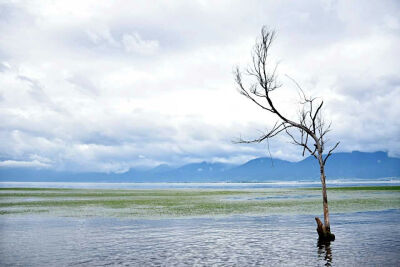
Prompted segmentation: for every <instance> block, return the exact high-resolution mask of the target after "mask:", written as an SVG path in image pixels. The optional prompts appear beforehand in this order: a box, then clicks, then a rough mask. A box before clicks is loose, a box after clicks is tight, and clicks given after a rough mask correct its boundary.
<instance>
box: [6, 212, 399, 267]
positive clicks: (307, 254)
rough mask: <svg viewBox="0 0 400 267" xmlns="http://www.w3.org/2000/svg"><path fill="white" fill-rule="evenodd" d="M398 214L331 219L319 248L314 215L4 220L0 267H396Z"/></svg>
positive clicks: (353, 215) (29, 217) (378, 213)
mask: <svg viewBox="0 0 400 267" xmlns="http://www.w3.org/2000/svg"><path fill="white" fill-rule="evenodd" d="M399 220H400V211H399V210H386V211H378V212H376V211H375V212H356V213H344V214H333V215H332V216H331V221H332V230H333V232H334V233H335V234H336V241H335V242H332V243H331V244H330V245H319V244H318V242H317V235H316V232H315V223H314V220H313V217H311V216H308V215H271V216H251V217H247V216H233V217H226V218H191V219H160V220H144V219H120V218H110V217H108V218H100V217H92V218H76V217H67V218H65V217H46V216H45V217H41V216H37V215H36V216H35V215H24V216H11V217H2V218H1V220H0V232H1V239H0V265H1V266H7V265H20V266H69V265H77V266H88V265H90V266H104V265H133V266H193V265H199V266H210V265H213V266H235V265H236V266H254V265H258V266H276V265H286V266H299V265H300V266H324V265H328V266H329V265H332V266H354V265H356V266H398V265H399V264H400V253H399V252H400V228H399V224H398V221H399Z"/></svg>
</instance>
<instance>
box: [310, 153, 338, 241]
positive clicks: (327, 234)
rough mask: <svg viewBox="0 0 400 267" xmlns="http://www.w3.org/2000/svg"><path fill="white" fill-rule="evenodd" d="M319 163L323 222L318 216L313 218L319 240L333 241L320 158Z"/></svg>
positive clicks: (333, 236) (323, 172)
mask: <svg viewBox="0 0 400 267" xmlns="http://www.w3.org/2000/svg"><path fill="white" fill-rule="evenodd" d="M321 158H322V157H321ZM319 163H320V172H321V184H322V201H323V209H324V224H322V222H321V220H320V219H319V218H318V217H316V218H315V220H316V222H317V232H318V235H319V239H320V240H321V241H333V240H335V235H334V234H332V233H331V225H330V222H329V209H328V195H327V193H326V176H325V169H324V164H323V162H322V160H320V162H319Z"/></svg>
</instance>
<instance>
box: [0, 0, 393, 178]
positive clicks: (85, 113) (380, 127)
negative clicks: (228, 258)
mask: <svg viewBox="0 0 400 267" xmlns="http://www.w3.org/2000/svg"><path fill="white" fill-rule="evenodd" d="M398 14H400V3H399V2H398V1H396V0H394V1H382V0H379V1H361V0H360V1H347V0H346V1H203V0H202V1H154V2H153V1H109V0H104V1H103V0H94V1H87V0H79V1H72V0H68V1H44V0H40V1H32V0H27V1H19V0H14V1H0V121H1V123H0V167H5V166H26V167H29V166H35V167H39V168H54V169H60V170H61V169H69V170H79V171H82V170H90V171H93V170H95V171H106V172H124V171H126V170H128V169H129V168H130V167H137V166H155V165H158V164H163V163H167V164H172V165H180V164H184V163H188V162H196V161H203V160H207V161H214V162H216V161H220V162H230V163H242V162H244V161H246V160H249V159H252V158H255V157H259V156H266V155H268V152H267V144H258V145H238V144H233V143H232V140H234V139H236V138H238V137H240V136H242V137H248V138H251V137H257V136H258V135H259V134H260V132H262V131H264V130H266V129H268V127H270V126H272V125H273V123H274V122H275V120H274V118H273V117H271V116H270V115H268V114H265V113H263V111H262V110H260V109H258V108H257V107H256V106H254V105H253V104H252V103H250V102H249V101H248V100H246V99H245V98H244V97H243V96H241V95H240V94H239V93H238V91H237V88H236V86H235V83H234V78H233V74H232V71H233V68H234V66H235V65H239V66H241V67H246V66H247V64H248V63H249V62H250V52H251V48H252V46H253V44H254V42H255V40H256V37H257V36H258V35H259V32H260V29H261V26H262V25H267V26H269V27H270V28H272V29H275V30H276V31H277V33H278V34H277V39H276V41H275V42H274V44H273V48H272V51H271V60H273V62H279V69H278V72H279V78H280V81H281V82H282V83H283V85H284V86H283V87H282V88H281V89H280V91H276V92H275V93H274V95H273V98H274V99H275V101H276V102H277V103H278V104H277V106H279V108H280V109H281V110H282V111H283V113H285V114H286V115H287V116H289V117H296V112H297V111H298V106H297V103H298V99H297V97H298V94H297V92H296V89H295V88H294V87H293V84H292V83H291V82H290V80H288V78H287V77H286V76H285V75H289V76H291V77H293V78H294V79H296V80H297V81H298V82H299V83H300V84H301V85H302V87H303V88H304V89H305V91H306V92H308V93H309V94H310V95H312V96H316V97H322V98H323V99H324V101H325V110H324V115H325V116H326V118H327V119H328V120H330V121H332V129H333V130H332V132H331V133H330V137H329V138H330V139H331V140H332V141H335V140H340V141H341V145H340V147H339V148H338V151H352V150H361V151H377V150H384V151H387V152H389V155H392V156H400V120H399V117H400V108H399V104H400V60H399V58H400V49H399V47H400V20H399V16H398ZM288 141H289V140H288V139H286V138H285V136H280V137H278V138H276V139H273V140H271V141H270V144H269V146H270V151H271V154H272V156H274V157H278V158H281V159H287V160H299V159H301V154H300V151H299V148H298V147H294V146H292V145H291V144H289V143H288Z"/></svg>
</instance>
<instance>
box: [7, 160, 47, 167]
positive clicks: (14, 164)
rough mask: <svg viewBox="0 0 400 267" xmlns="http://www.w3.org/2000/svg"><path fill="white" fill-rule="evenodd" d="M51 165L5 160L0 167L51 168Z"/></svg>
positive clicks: (38, 162)
mask: <svg viewBox="0 0 400 267" xmlns="http://www.w3.org/2000/svg"><path fill="white" fill-rule="evenodd" d="M50 166H51V165H50V164H47V163H43V162H40V161H38V160H33V161H17V160H4V161H0V167H23V168H28V167H34V168H49V167H50Z"/></svg>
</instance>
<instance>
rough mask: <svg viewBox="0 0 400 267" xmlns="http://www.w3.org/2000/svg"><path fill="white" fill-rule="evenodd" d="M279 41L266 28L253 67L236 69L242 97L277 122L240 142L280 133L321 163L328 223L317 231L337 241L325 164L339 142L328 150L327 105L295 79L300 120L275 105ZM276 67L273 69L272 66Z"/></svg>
mask: <svg viewBox="0 0 400 267" xmlns="http://www.w3.org/2000/svg"><path fill="white" fill-rule="evenodd" d="M274 39H275V31H271V30H268V28H266V27H265V26H264V27H263V28H262V30H261V38H260V39H258V40H257V41H256V44H255V45H254V48H253V53H252V64H251V66H250V67H249V68H247V69H246V70H244V71H241V70H240V69H239V67H236V69H235V71H234V74H235V81H236V84H237V85H238V89H239V91H240V93H241V94H242V95H244V96H245V97H246V98H248V99H249V100H251V101H252V102H254V103H255V104H256V105H257V106H259V107H260V108H261V109H263V110H264V111H266V112H268V113H271V114H274V115H275V116H276V117H277V121H276V123H275V124H274V126H273V127H272V128H271V129H270V130H269V131H267V132H266V133H264V134H263V135H261V136H260V137H259V138H257V139H253V140H243V139H240V140H239V141H238V142H239V143H260V142H263V141H268V139H270V138H273V137H274V136H277V135H278V134H280V133H284V134H286V135H287V136H288V137H289V138H290V139H291V141H292V143H293V144H295V145H298V146H300V147H301V148H302V154H303V156H304V155H305V154H306V153H309V154H310V155H312V156H313V157H315V158H316V159H317V160H318V163H319V166H320V178H321V184H322V199H323V210H324V224H322V222H321V221H320V219H319V218H317V217H316V218H315V220H316V221H317V225H318V228H317V231H318V234H319V237H320V239H324V240H334V238H335V237H334V235H333V234H331V231H330V223H329V210H328V197H327V192H326V176H325V165H326V162H327V160H328V158H329V157H330V156H331V155H332V152H333V151H334V150H335V149H336V148H337V146H338V145H339V142H337V143H336V144H335V145H334V146H333V147H332V148H330V149H329V150H328V153H327V154H324V152H325V151H326V143H327V138H326V135H327V133H328V132H329V131H330V126H331V124H330V123H326V122H325V121H324V119H323V116H322V107H323V104H324V102H323V101H322V100H320V99H319V98H313V97H308V96H306V94H305V93H304V91H303V90H302V88H301V87H300V86H299V84H298V83H297V82H296V81H295V80H293V79H291V78H290V77H289V78H290V79H291V80H292V81H293V82H294V83H295V85H296V86H297V88H298V90H299V92H300V98H301V101H300V112H299V116H298V118H297V120H292V119H289V118H287V117H286V116H285V115H284V114H283V113H282V112H281V110H278V109H277V108H276V106H275V104H276V103H274V102H273V100H272V98H271V94H272V93H273V92H274V91H275V90H277V89H279V88H280V87H281V86H282V84H280V83H279V82H278V79H277V73H276V71H277V66H278V65H277V64H271V63H270V59H269V52H270V48H271V44H272V43H273V41H274ZM271 65H272V66H271ZM244 75H246V76H248V78H249V80H250V82H249V83H248V84H247V83H246V84H245V82H244V79H243V76H244Z"/></svg>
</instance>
